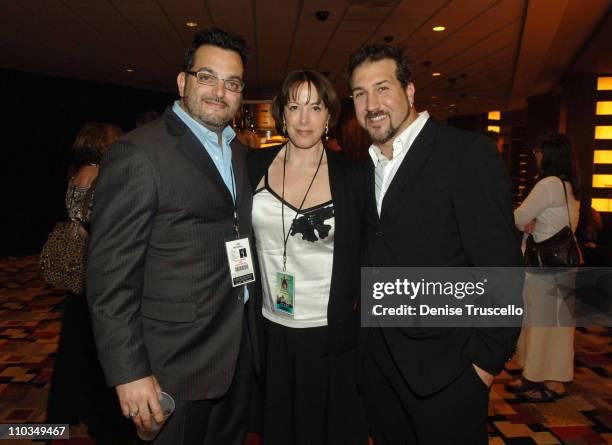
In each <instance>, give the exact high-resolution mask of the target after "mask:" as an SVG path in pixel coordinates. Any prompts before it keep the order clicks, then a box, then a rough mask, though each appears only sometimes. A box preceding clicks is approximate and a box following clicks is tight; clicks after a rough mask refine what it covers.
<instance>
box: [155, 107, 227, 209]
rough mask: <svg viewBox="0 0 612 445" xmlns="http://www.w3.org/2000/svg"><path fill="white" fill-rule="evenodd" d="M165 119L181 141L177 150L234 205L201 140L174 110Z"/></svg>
mask: <svg viewBox="0 0 612 445" xmlns="http://www.w3.org/2000/svg"><path fill="white" fill-rule="evenodd" d="M164 119H165V120H166V123H167V126H168V131H169V133H170V134H174V135H175V136H177V137H178V139H179V141H178V144H177V146H176V148H177V150H178V151H179V152H180V153H181V154H182V155H183V156H184V157H185V158H187V159H188V160H189V161H191V162H192V163H193V165H194V166H195V167H196V168H197V169H198V170H199V171H200V172H201V173H202V174H203V175H204V176H205V177H206V178H208V179H209V180H210V182H212V184H213V186H214V187H215V188H216V189H217V191H218V192H219V194H220V196H223V197H224V200H225V201H227V202H228V204H232V202H233V201H232V195H231V193H230V191H229V190H228V188H227V186H226V185H225V182H223V178H222V177H221V174H220V173H219V170H217V167H216V166H215V164H214V162H213V160H212V159H211V158H210V155H209V154H208V152H207V151H206V149H205V148H204V147H202V144H201V142H200V140H199V139H198V138H197V137H196V135H195V134H193V132H192V131H191V130H189V128H188V127H187V126H186V125H185V124H184V123H183V121H181V120H180V119H179V118H178V116H176V115H175V114H174V112H173V111H172V109H170V108H168V109H166V112H165V113H164ZM232 158H233V156H232Z"/></svg>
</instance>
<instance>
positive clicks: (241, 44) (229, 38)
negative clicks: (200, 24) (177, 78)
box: [183, 28, 249, 72]
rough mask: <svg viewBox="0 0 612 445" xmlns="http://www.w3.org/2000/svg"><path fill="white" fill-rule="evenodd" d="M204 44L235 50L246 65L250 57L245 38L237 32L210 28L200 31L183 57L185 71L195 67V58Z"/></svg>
mask: <svg viewBox="0 0 612 445" xmlns="http://www.w3.org/2000/svg"><path fill="white" fill-rule="evenodd" d="M202 45H212V46H216V47H217V48H221V49H227V50H230V51H234V52H236V53H238V55H240V59H242V64H243V65H244V66H246V64H247V61H248V58H249V48H248V47H247V45H246V42H245V41H244V38H242V37H241V36H239V35H237V34H232V33H230V32H227V31H224V30H222V29H219V28H210V29H205V30H203V31H199V32H198V33H197V34H196V35H195V36H194V38H193V43H192V44H191V46H190V47H189V48H187V51H185V57H184V59H183V71H185V72H187V71H191V69H192V68H193V59H194V58H195V53H196V51H197V50H198V48H199V47H200V46H202Z"/></svg>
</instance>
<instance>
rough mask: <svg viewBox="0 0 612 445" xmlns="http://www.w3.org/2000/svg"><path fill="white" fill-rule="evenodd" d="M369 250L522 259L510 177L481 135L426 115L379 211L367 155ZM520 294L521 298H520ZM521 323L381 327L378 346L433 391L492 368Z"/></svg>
mask: <svg viewBox="0 0 612 445" xmlns="http://www.w3.org/2000/svg"><path fill="white" fill-rule="evenodd" d="M367 169H368V174H367V178H368V180H367V182H368V184H367V210H366V221H367V222H366V244H367V246H366V251H367V258H368V261H369V262H370V264H371V265H375V266H380V267H384V266H397V267H422V266H431V267H436V266H438V267H462V266H513V267H520V266H522V257H521V253H520V249H519V243H518V241H517V239H516V237H515V234H514V219H513V216H512V206H511V196H510V182H509V179H508V176H507V174H506V171H505V169H504V167H503V164H502V162H501V159H500V158H499V156H498V155H497V152H496V150H495V146H494V145H493V144H492V143H491V142H490V141H489V140H488V139H487V138H485V137H483V136H479V135H476V134H473V133H468V132H465V131H461V130H458V129H455V128H452V127H447V126H443V125H441V124H440V123H438V122H437V121H436V120H434V119H432V118H429V119H428V121H427V123H426V124H425V126H424V128H423V129H422V130H421V132H420V134H419V135H418V136H417V138H416V139H415V141H414V143H413V144H412V146H411V147H410V149H409V151H408V153H407V154H406V157H405V158H404V160H403V162H402V164H401V165H400V167H399V170H398V171H397V173H396V175H395V177H394V179H393V181H392V182H391V185H390V187H389V189H388V190H387V192H386V194H385V196H384V199H383V203H382V209H381V215H380V217H379V216H378V212H377V210H376V201H375V195H374V166H373V163H372V162H371V161H370V162H368V163H367ZM517 298H520V296H517ZM519 331H520V329H519V328H486V329H483V328H423V329H420V328H383V329H382V334H383V335H382V337H381V336H372V339H374V338H378V339H379V342H380V339H384V343H385V344H374V345H372V347H370V350H371V351H374V354H375V355H376V351H379V352H380V350H381V349H382V348H384V349H385V350H388V351H389V352H390V354H391V355H392V357H393V361H394V362H395V363H396V365H397V366H398V368H399V369H400V371H401V373H402V375H403V376H404V378H405V379H406V381H407V383H408V385H409V386H410V387H411V388H412V389H413V390H414V391H415V392H416V393H418V394H420V395H428V394H432V393H434V392H436V391H438V390H439V389H441V388H442V387H444V386H445V385H447V384H449V383H450V382H451V381H452V380H454V379H455V378H456V377H457V376H459V374H460V373H461V372H462V370H463V369H465V367H466V366H467V365H469V364H470V363H475V364H477V365H478V366H479V367H481V368H482V369H484V370H486V371H488V372H490V373H492V374H497V373H499V372H500V371H501V369H502V368H503V366H504V363H505V362H506V361H507V360H508V359H509V358H510V357H511V355H512V353H513V351H514V349H515V344H516V340H517V338H518V334H519Z"/></svg>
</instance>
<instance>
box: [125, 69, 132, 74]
mask: <svg viewBox="0 0 612 445" xmlns="http://www.w3.org/2000/svg"><path fill="white" fill-rule="evenodd" d="M125 70H126V71H127V72H128V73H133V72H134V68H126V69H125Z"/></svg>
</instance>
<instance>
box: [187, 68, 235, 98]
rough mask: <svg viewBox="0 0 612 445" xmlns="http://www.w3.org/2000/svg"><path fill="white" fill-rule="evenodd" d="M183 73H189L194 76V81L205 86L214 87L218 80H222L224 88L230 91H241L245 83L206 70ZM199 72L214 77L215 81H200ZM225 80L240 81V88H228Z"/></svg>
mask: <svg viewBox="0 0 612 445" xmlns="http://www.w3.org/2000/svg"><path fill="white" fill-rule="evenodd" d="M185 73H187V74H191V75H192V76H193V77H195V78H196V81H197V82H198V83H199V84H201V85H206V86H209V87H216V86H217V85H219V81H220V80H222V81H223V85H224V87H225V89H226V90H227V91H231V92H232V93H242V92H243V91H244V87H245V86H246V84H245V83H244V82H243V81H241V80H238V79H222V78H220V77H217V76H215V75H214V74H211V73H209V72H207V71H185ZM200 73H202V74H206V75H207V76H210V77H211V78H213V79H216V80H215V83H204V82H202V81H201V80H200V78H199V74H200ZM227 82H240V89H239V90H233V89H231V88H228V87H227Z"/></svg>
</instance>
